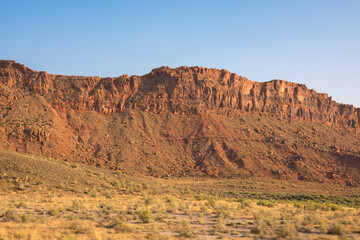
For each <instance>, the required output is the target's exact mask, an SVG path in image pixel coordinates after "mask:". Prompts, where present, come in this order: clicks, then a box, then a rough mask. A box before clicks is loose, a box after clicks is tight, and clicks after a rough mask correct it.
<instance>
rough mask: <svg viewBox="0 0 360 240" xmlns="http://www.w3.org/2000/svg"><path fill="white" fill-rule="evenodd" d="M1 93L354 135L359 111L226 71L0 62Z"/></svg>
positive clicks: (59, 105) (297, 87) (68, 104)
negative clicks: (265, 117)
mask: <svg viewBox="0 0 360 240" xmlns="http://www.w3.org/2000/svg"><path fill="white" fill-rule="evenodd" d="M0 83H1V85H0V88H1V89H2V90H3V91H2V93H1V94H2V95H5V96H7V97H11V96H10V95H11V94H10V91H11V90H10V89H12V88H14V87H18V88H23V89H26V90H29V91H31V92H34V93H38V94H41V95H42V96H44V98H46V99H47V100H48V101H50V102H51V104H52V105H53V107H54V108H56V109H64V110H65V109H69V108H71V109H76V110H95V111H98V112H100V113H103V114H111V113H114V112H121V111H122V110H124V108H132V109H141V110H145V111H150V112H154V113H162V112H172V113H175V114H206V113H216V114H221V115H226V116H230V117H234V116H240V115H241V114H244V113H245V112H260V113H264V114H271V115H278V116H282V117H283V118H296V119H302V120H307V121H319V122H324V123H326V124H329V125H333V126H336V127H346V128H349V129H352V130H353V131H354V132H355V133H357V134H359V125H360V109H359V108H354V107H353V106H352V105H346V104H340V103H336V102H335V101H332V98H331V97H329V96H328V95H327V94H321V93H317V92H315V91H314V90H309V89H308V88H307V87H306V86H305V85H303V84H296V83H291V82H286V81H283V80H272V81H269V82H264V83H259V82H253V81H250V80H248V79H247V78H244V77H241V76H238V75H237V74H236V73H230V72H228V71H226V70H219V69H208V68H202V67H180V68H176V69H172V68H169V67H161V68H157V69H154V70H153V71H152V72H151V73H149V74H147V75H144V76H131V77H129V76H127V75H123V76H120V77H118V78H100V77H75V76H62V75H52V74H48V73H46V72H36V71H33V70H31V69H29V68H27V67H25V66H23V65H21V64H18V63H15V62H14V61H4V60H1V61H0Z"/></svg>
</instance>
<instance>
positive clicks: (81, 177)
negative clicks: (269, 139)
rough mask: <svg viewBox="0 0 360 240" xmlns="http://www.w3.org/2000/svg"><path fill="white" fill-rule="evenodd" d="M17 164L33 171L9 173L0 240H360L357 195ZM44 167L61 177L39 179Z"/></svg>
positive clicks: (308, 186)
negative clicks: (163, 178) (254, 239)
mask: <svg viewBox="0 0 360 240" xmlns="http://www.w3.org/2000/svg"><path fill="white" fill-rule="evenodd" d="M8 154H10V153H8ZM19 156H21V155H17V156H14V157H13V158H12V159H13V162H12V165H13V166H17V164H20V163H18V162H16V161H17V160H19V161H20V160H21V161H23V163H24V161H29V162H28V163H26V162H25V164H24V165H23V166H27V165H28V166H31V168H29V167H28V168H25V167H24V169H23V170H22V171H21V172H18V175H17V177H15V176H14V175H12V174H13V173H15V171H14V169H10V168H6V167H4V168H3V169H8V172H7V174H6V175H5V176H4V175H2V176H3V177H2V178H1V179H0V186H1V189H2V191H1V192H0V206H1V208H0V239H68V240H69V239H188V238H192V239H234V238H248V239H251V238H259V237H261V238H265V239H269V238H272V239H274V238H283V239H337V238H338V237H341V238H342V239H356V238H360V228H359V226H360V209H359V207H360V204H359V203H360V201H359V195H360V194H359V193H360V191H359V188H354V187H352V188H346V187H341V186H337V185H333V186H332V185H328V184H315V183H306V182H295V181H292V182H287V181H276V180H270V181H269V180H267V181H264V180H263V179H256V178H253V179H242V180H241V179H237V180H234V179H233V180H226V181H225V180H215V179H192V178H188V179H169V180H161V179H150V178H147V179H146V178H133V177H128V176H125V175H123V174H119V173H117V172H111V171H106V170H101V169H96V168H90V167H84V166H82V165H78V166H77V167H76V168H74V167H72V166H71V165H69V166H67V165H66V164H64V163H58V162H56V161H53V160H46V162H44V161H43V160H42V159H36V158H30V159H26V157H25V158H21V157H19ZM30 163H31V164H30ZM41 164H43V165H44V164H45V165H46V164H48V165H50V166H53V167H54V166H56V167H59V166H60V167H61V171H60V172H59V173H58V174H57V176H51V174H50V173H51V170H49V172H50V173H49V172H48V173H42V174H40V173H39V172H38V170H37V169H38V168H40V167H38V165H39V166H40V165H41ZM52 164H54V165H52ZM2 165H3V166H4V165H6V162H5V161H3V162H2ZM50 169H52V168H50ZM37 173H39V174H38V175H36V174H37ZM90 173H91V174H90ZM26 174H27V175H29V177H28V178H26ZM33 176H34V177H33ZM35 176H36V177H37V178H35ZM72 181H73V182H76V183H77V184H76V186H75V185H74V186H73V187H76V191H75V190H74V189H73V188H72V187H69V185H71V182H72ZM88 182H89V183H94V184H93V186H92V188H90V186H91V184H89V183H88ZM19 185H24V186H26V187H25V188H24V189H23V188H18V187H17V186H19ZM64 185H65V186H64ZM245 187H246V190H245ZM264 188H265V189H266V190H264ZM250 189H251V190H250Z"/></svg>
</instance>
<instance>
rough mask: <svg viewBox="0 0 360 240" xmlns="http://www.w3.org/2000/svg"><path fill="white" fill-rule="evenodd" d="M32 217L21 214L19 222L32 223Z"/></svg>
mask: <svg viewBox="0 0 360 240" xmlns="http://www.w3.org/2000/svg"><path fill="white" fill-rule="evenodd" d="M33 219H34V216H33V215H32V214H23V215H21V221H22V222H23V223H27V222H31V221H33Z"/></svg>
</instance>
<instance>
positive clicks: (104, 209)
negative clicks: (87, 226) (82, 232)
mask: <svg viewBox="0 0 360 240" xmlns="http://www.w3.org/2000/svg"><path fill="white" fill-rule="evenodd" d="M99 207H100V211H101V212H102V213H105V214H107V215H109V214H111V213H113V212H114V210H115V209H114V207H113V206H111V205H110V204H108V203H102V204H101V205H100V206H99Z"/></svg>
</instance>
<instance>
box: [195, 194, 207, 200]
mask: <svg viewBox="0 0 360 240" xmlns="http://www.w3.org/2000/svg"><path fill="white" fill-rule="evenodd" d="M195 199H196V200H197V201H202V200H205V197H204V195H203V194H202V193H198V194H197V195H196V196H195Z"/></svg>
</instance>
